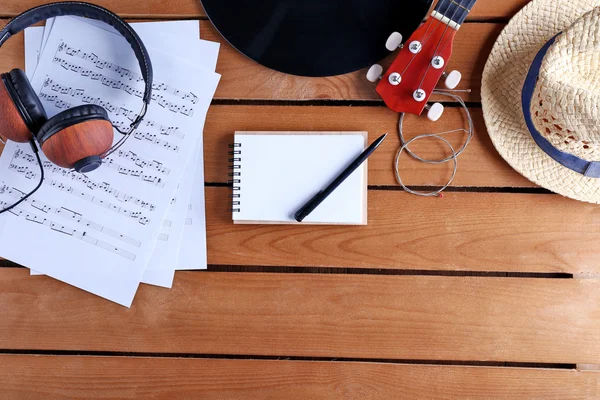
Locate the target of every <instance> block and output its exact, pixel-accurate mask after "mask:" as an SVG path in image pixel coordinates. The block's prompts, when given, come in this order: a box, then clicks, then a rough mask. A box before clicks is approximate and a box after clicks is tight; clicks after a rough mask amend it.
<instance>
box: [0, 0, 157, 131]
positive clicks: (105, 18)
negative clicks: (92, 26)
mask: <svg viewBox="0 0 600 400" xmlns="http://www.w3.org/2000/svg"><path fill="white" fill-rule="evenodd" d="M63 15H75V16H78V17H88V18H92V19H96V20H99V21H102V22H104V23H107V24H109V25H110V26H112V27H113V28H115V29H116V30H117V32H119V33H120V34H121V35H122V36H123V37H124V38H125V39H126V40H127V42H128V43H129V45H130V46H131V48H132V49H133V52H134V53H135V56H136V58H137V60H138V62H139V64H140V69H141V71H142V77H143V78H144V82H145V87H144V97H143V100H144V108H146V106H147V105H148V103H149V102H150V97H151V95H152V64H151V62H150V56H149V55H148V50H146V47H145V46H144V44H143V43H142V40H141V39H140V37H139V36H138V34H137V33H136V32H135V31H134V30H133V29H132V28H131V26H130V25H129V24H128V23H127V22H125V21H123V20H122V19H121V18H120V17H119V16H118V15H116V14H115V13H113V12H111V11H109V10H107V9H106V8H103V7H100V6H97V5H95V4H90V3H84V2H80V1H64V2H58V3H50V4H45V5H42V6H38V7H35V8H32V9H30V10H28V11H25V12H24V13H23V14H20V15H18V16H16V17H15V18H13V19H12V20H11V21H10V22H9V23H8V24H6V26H5V27H4V29H2V30H1V31H0V47H1V46H2V45H3V44H4V42H6V41H7V40H8V38H10V37H11V36H13V35H15V34H17V33H19V32H21V31H23V30H24V29H25V28H28V27H30V26H32V25H34V24H36V23H38V22H40V21H44V20H47V19H49V18H53V17H60V16H63ZM140 117H141V115H140ZM138 119H140V120H141V118H138ZM138 123H139V122H138Z"/></svg>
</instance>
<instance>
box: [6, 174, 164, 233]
mask: <svg viewBox="0 0 600 400" xmlns="http://www.w3.org/2000/svg"><path fill="white" fill-rule="evenodd" d="M9 170H12V171H15V172H18V173H20V174H23V175H25V177H27V178H28V179H33V178H36V177H38V173H37V172H34V171H32V170H30V169H29V167H27V166H19V165H17V164H13V163H11V164H10V165H9ZM52 172H59V173H60V175H62V176H63V177H65V178H69V179H71V180H73V181H76V182H80V183H82V184H84V185H85V186H87V188H88V189H91V190H101V191H104V192H105V193H108V194H110V195H112V196H114V197H115V198H116V199H117V200H119V201H121V202H124V203H132V204H135V205H137V206H139V207H141V208H144V209H148V210H149V211H154V209H155V208H156V207H155V206H154V204H152V203H150V202H148V201H145V200H140V199H138V198H137V197H134V196H131V195H129V194H127V193H125V192H121V191H119V190H116V189H114V188H113V187H111V186H110V184H109V183H107V182H100V183H98V182H95V181H93V180H91V179H90V178H88V177H87V176H85V175H83V174H80V173H77V172H74V171H70V170H66V169H64V168H60V167H56V166H55V167H54V168H53V171H52ZM46 182H47V183H48V184H49V185H50V186H51V187H54V188H57V189H59V190H61V191H64V192H67V193H70V194H75V195H77V196H79V197H81V198H84V199H86V200H88V201H91V202H92V203H94V204H97V205H101V206H103V207H105V208H107V209H109V210H112V211H115V212H118V213H120V214H124V215H127V216H130V217H133V218H138V217H139V213H138V215H137V216H136V213H135V212H133V211H128V210H126V209H124V208H122V207H119V206H117V205H114V204H111V203H109V202H106V201H104V200H101V199H98V198H96V197H94V196H92V195H90V194H86V193H84V192H81V191H78V190H76V189H75V188H73V187H71V186H68V185H65V184H63V183H62V182H59V181H55V180H46ZM148 221H149V220H148ZM140 223H141V222H140Z"/></svg>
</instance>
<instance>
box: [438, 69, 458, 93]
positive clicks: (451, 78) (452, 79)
mask: <svg viewBox="0 0 600 400" xmlns="http://www.w3.org/2000/svg"><path fill="white" fill-rule="evenodd" d="M442 78H444V86H446V88H448V89H450V90H452V89H455V88H456V87H457V86H458V84H459V83H460V81H461V79H462V74H461V73H460V72H458V71H457V70H453V71H450V73H447V72H444V73H443V74H442Z"/></svg>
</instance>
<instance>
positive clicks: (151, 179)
mask: <svg viewBox="0 0 600 400" xmlns="http://www.w3.org/2000/svg"><path fill="white" fill-rule="evenodd" d="M18 159H23V160H25V161H27V162H28V163H30V164H35V165H37V160H36V159H35V157H33V156H32V155H31V154H27V153H25V152H23V151H22V150H21V149H18V150H17V151H15V153H14V155H13V162H12V163H11V164H10V165H9V168H10V169H13V170H16V171H17V172H19V173H22V174H26V175H25V177H26V178H28V179H32V178H34V177H36V176H37V174H36V173H35V172H33V171H31V173H26V171H25V169H26V167H24V166H19V165H17V164H15V163H14V160H18ZM42 165H43V166H44V168H45V169H46V170H50V171H52V172H60V173H61V174H62V173H63V171H69V170H66V169H64V168H61V167H58V166H56V165H54V164H53V163H52V162H50V161H44V162H43V163H42ZM103 165H106V166H107V167H108V168H111V169H114V170H116V171H117V172H119V174H121V175H128V176H131V177H133V178H136V179H140V180H142V181H144V182H148V183H151V184H154V185H156V186H158V187H161V188H162V187H165V183H164V181H163V180H162V178H159V177H158V176H154V175H149V174H144V171H143V170H138V169H131V168H127V167H124V166H122V165H119V164H118V163H116V162H115V161H114V160H113V159H112V158H106V159H104V160H103ZM151 167H152V168H155V167H157V166H155V165H154V164H152V165H151ZM156 169H157V170H159V168H156Z"/></svg>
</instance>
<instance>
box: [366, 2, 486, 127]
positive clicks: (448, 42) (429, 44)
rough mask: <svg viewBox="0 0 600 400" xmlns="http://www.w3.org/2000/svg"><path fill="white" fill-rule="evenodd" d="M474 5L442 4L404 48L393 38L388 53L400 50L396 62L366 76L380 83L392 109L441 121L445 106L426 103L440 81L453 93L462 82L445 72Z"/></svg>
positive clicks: (455, 74) (456, 75) (379, 88)
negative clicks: (461, 29)
mask: <svg viewBox="0 0 600 400" xmlns="http://www.w3.org/2000/svg"><path fill="white" fill-rule="evenodd" d="M474 3H475V0H440V1H439V2H438V5H437V7H436V9H435V10H434V11H433V13H432V14H431V17H430V18H428V19H427V21H426V22H425V23H423V24H422V25H421V26H420V27H419V28H418V29H417V30H416V31H415V32H414V33H413V34H412V35H411V36H410V38H409V39H408V40H407V41H406V43H405V45H404V46H402V45H401V44H400V43H401V42H402V37H401V36H400V35H399V34H398V33H396V32H394V33H393V34H392V35H390V37H389V39H388V41H387V43H386V47H387V48H388V50H390V51H394V50H395V49H396V48H398V47H400V48H401V50H400V52H399V53H398V55H397V57H396V59H395V60H394V62H393V63H392V65H391V66H390V67H389V68H388V70H387V71H386V72H385V73H384V72H383V68H382V67H381V66H379V65H377V64H376V65H374V66H373V67H371V69H370V70H369V71H368V73H367V79H369V80H370V81H376V80H377V79H380V82H379V84H378V85H377V89H376V90H377V92H378V93H379V95H380V96H381V98H382V99H383V100H384V101H385V104H386V105H387V106H388V107H389V108H390V109H392V110H393V111H396V112H398V113H411V114H417V115H420V114H421V113H422V112H423V110H424V109H426V108H427V110H428V117H429V119H431V120H434V121H435V120H437V119H439V117H440V116H441V115H442V113H443V106H442V105H441V104H439V103H435V104H433V105H431V106H430V105H428V103H427V102H428V100H429V98H430V97H431V94H432V93H433V91H434V89H435V88H436V87H437V85H438V83H439V81H440V79H444V83H445V86H446V88H448V89H454V88H455V87H456V86H457V85H458V84H459V82H460V79H461V74H460V73H459V72H458V71H451V72H445V68H446V67H447V64H448V60H449V59H450V57H451V56H452V46H453V42H454V37H455V35H456V32H457V30H458V29H459V28H460V24H461V23H462V22H463V21H464V19H465V18H466V16H467V14H468V12H469V11H470V8H471V7H472V6H473V4H474Z"/></svg>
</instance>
